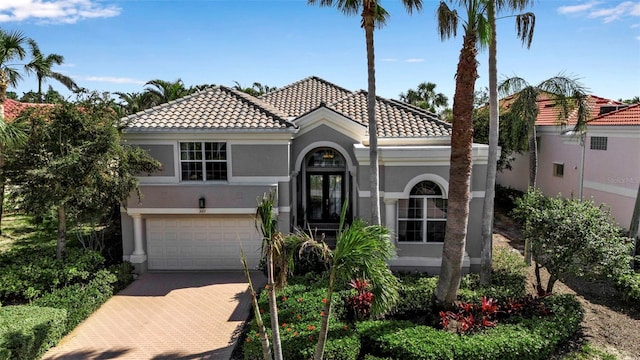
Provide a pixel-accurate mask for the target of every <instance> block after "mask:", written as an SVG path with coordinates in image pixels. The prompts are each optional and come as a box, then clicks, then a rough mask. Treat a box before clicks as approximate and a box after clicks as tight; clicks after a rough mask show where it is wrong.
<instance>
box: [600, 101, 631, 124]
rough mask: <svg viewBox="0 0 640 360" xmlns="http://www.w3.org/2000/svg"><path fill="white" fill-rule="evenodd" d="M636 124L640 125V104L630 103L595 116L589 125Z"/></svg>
mask: <svg viewBox="0 0 640 360" xmlns="http://www.w3.org/2000/svg"><path fill="white" fill-rule="evenodd" d="M612 125H622V126H624V125H635V126H640V104H634V105H629V106H627V107H624V108H621V109H619V110H615V111H612V112H609V113H606V114H602V115H600V116H597V117H595V118H594V119H593V120H591V121H590V122H589V126H612Z"/></svg>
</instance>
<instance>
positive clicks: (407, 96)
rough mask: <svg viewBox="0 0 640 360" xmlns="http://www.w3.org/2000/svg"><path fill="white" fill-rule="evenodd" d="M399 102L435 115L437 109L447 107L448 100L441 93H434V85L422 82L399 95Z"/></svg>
mask: <svg viewBox="0 0 640 360" xmlns="http://www.w3.org/2000/svg"><path fill="white" fill-rule="evenodd" d="M400 100H402V101H404V102H406V103H409V104H411V105H415V106H417V107H420V108H422V109H425V110H428V111H431V112H432V113H437V112H438V111H437V110H438V109H443V108H446V107H447V106H449V99H448V98H447V97H446V96H445V95H444V94H443V93H436V84H434V83H432V82H423V83H420V84H418V86H417V87H416V88H415V90H414V89H409V90H407V92H406V93H400Z"/></svg>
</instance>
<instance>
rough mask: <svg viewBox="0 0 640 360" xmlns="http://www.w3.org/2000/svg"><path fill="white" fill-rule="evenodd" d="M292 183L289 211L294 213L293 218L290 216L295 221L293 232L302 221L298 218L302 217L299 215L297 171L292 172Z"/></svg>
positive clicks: (292, 227) (292, 225)
mask: <svg viewBox="0 0 640 360" xmlns="http://www.w3.org/2000/svg"><path fill="white" fill-rule="evenodd" d="M290 181H291V198H290V200H291V201H290V203H291V209H290V210H289V211H290V212H292V213H293V216H290V218H291V220H293V222H292V223H291V230H293V229H294V228H295V227H296V226H298V222H299V221H300V219H298V216H300V214H298V172H297V171H292V172H291V180H290Z"/></svg>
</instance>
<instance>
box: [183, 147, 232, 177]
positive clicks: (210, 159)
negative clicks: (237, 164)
mask: <svg viewBox="0 0 640 360" xmlns="http://www.w3.org/2000/svg"><path fill="white" fill-rule="evenodd" d="M180 169H181V179H182V181H213V180H227V144H226V143H224V142H200V141H198V142H183V143H180Z"/></svg>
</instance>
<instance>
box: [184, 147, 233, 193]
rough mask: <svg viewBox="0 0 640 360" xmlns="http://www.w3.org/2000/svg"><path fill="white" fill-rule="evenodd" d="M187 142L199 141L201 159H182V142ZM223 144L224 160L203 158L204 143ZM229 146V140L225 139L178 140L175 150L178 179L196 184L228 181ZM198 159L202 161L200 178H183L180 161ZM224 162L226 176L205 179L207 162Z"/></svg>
mask: <svg viewBox="0 0 640 360" xmlns="http://www.w3.org/2000/svg"><path fill="white" fill-rule="evenodd" d="M188 143H200V144H201V151H202V159H201V160H196V161H191V160H182V147H181V145H182V144H188ZM208 143H211V144H215V143H218V144H225V153H226V154H225V160H206V159H205V158H206V157H205V153H204V152H205V147H206V146H205V144H208ZM230 150H231V146H230V145H229V142H227V141H215V140H180V141H178V146H177V147H176V152H177V156H176V159H177V163H178V164H177V169H178V171H177V173H178V174H177V175H178V179H179V181H180V182H181V183H192V184H198V183H218V184H219V183H228V182H229V178H230V172H231V171H230V163H231V161H230V160H231V159H230V158H231V156H230V154H231V151H230ZM197 161H200V162H201V163H202V180H185V179H183V178H182V163H183V162H197ZM223 162H224V163H225V164H226V165H227V170H226V171H227V174H226V178H225V179H224V180H222V179H221V180H207V179H205V178H206V173H207V170H206V169H207V163H223Z"/></svg>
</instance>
